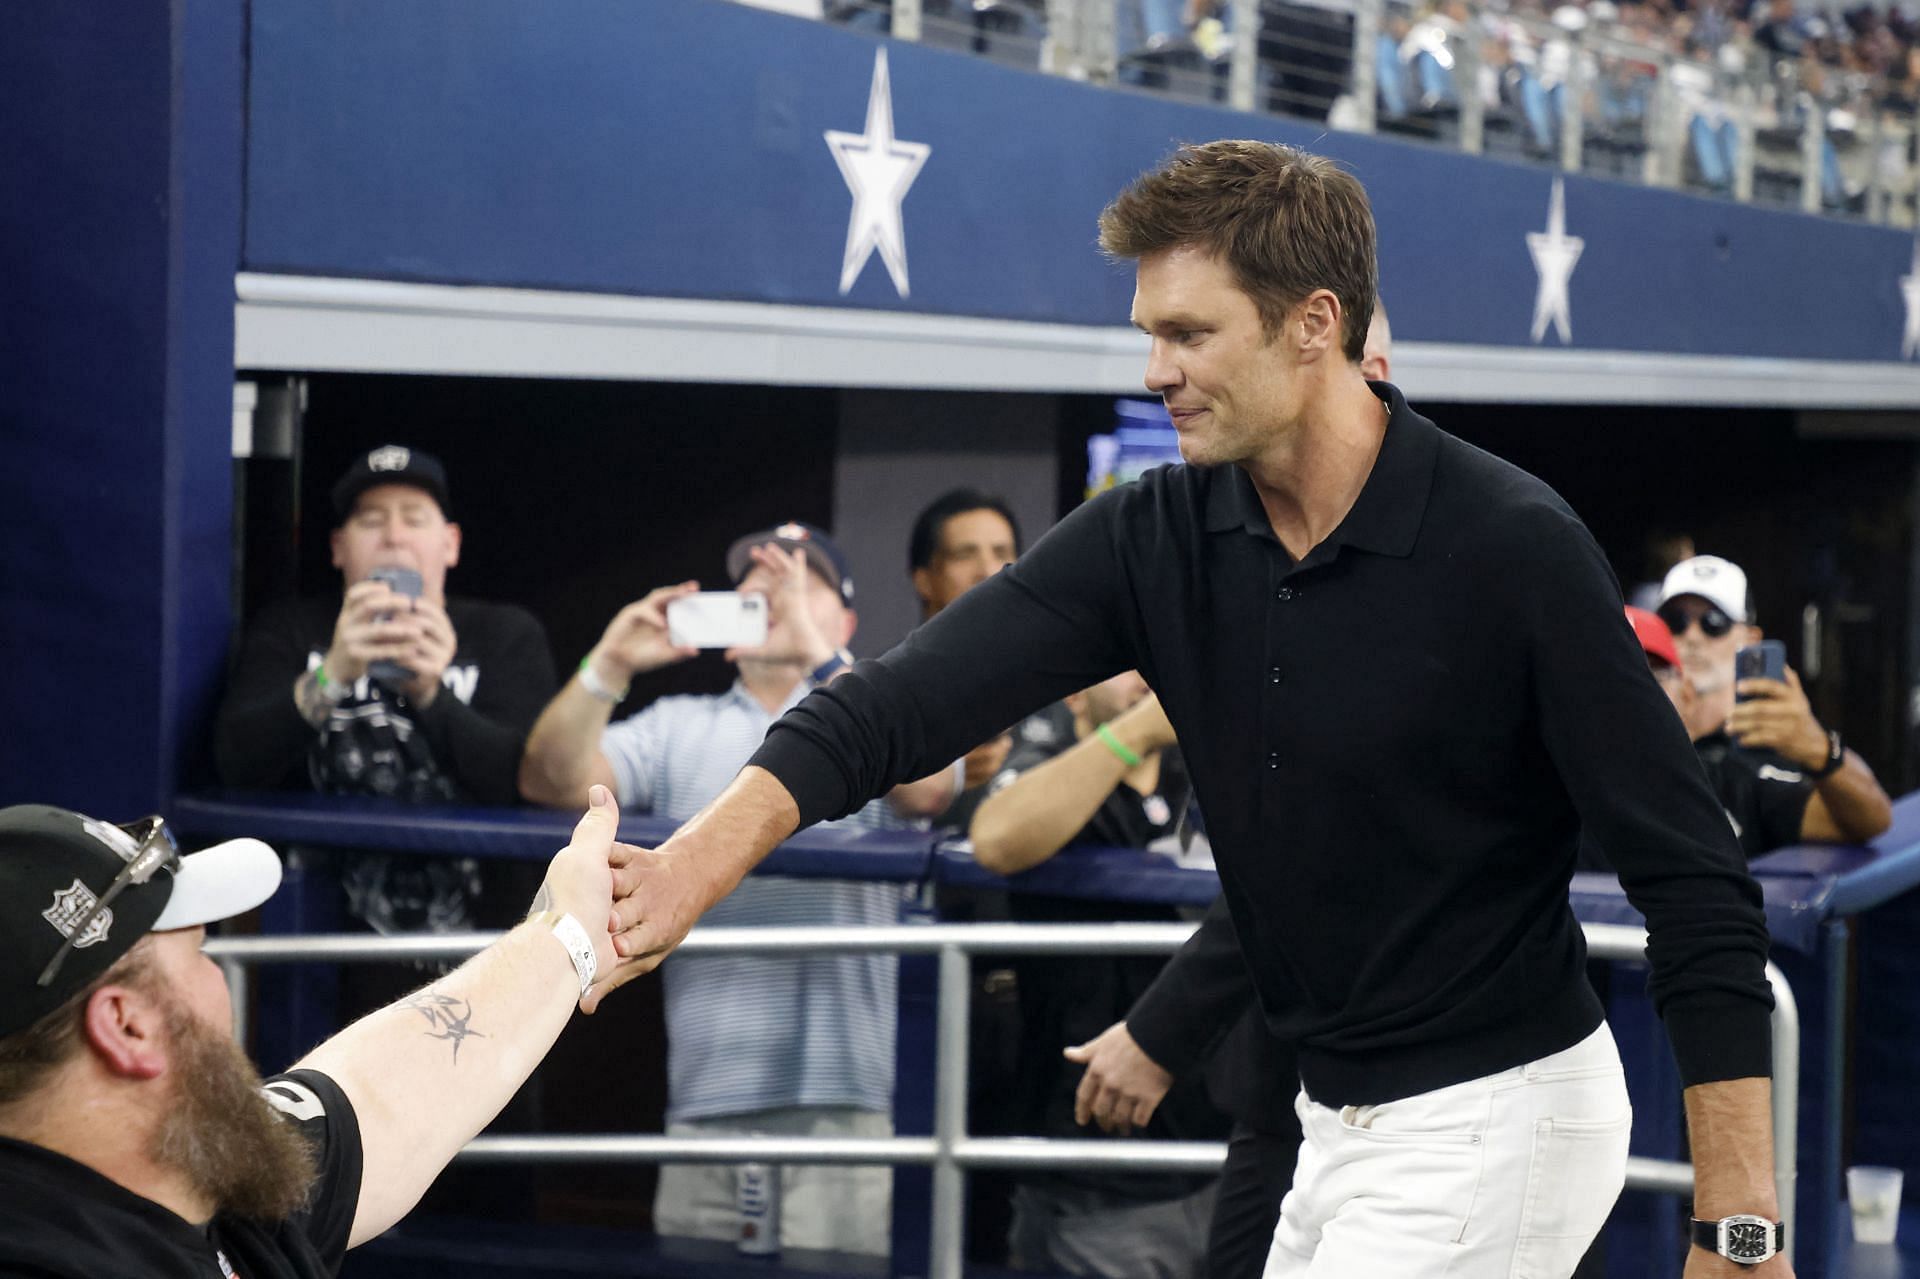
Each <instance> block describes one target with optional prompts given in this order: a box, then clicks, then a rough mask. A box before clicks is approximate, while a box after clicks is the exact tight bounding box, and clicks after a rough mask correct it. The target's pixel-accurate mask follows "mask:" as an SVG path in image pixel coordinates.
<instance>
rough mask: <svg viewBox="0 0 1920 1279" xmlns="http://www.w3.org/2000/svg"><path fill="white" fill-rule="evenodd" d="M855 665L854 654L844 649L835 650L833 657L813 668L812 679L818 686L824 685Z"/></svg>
mask: <svg viewBox="0 0 1920 1279" xmlns="http://www.w3.org/2000/svg"><path fill="white" fill-rule="evenodd" d="M852 665H853V654H852V653H849V652H848V651H847V650H846V649H844V648H839V649H835V650H834V653H833V656H832V657H829V658H828V659H827V660H826V661H824V662H822V663H820V665H818V666H816V667H814V668H813V673H812V675H810V676H809V677H808V678H810V679H811V680H812V681H813V682H814V683H816V684H824V683H826V682H827V681H828V680H830V679H832V678H833V677H834V676H835V675H838V674H839V673H840V672H841V671H844V670H846V669H847V667H849V666H852Z"/></svg>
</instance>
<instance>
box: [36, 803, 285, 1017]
mask: <svg viewBox="0 0 1920 1279" xmlns="http://www.w3.org/2000/svg"><path fill="white" fill-rule="evenodd" d="M162 871H165V872H167V873H165V874H162V873H160V872H162ZM279 886H280V858H279V857H278V856H277V855H275V853H274V851H273V850H272V849H271V848H268V847H267V846H266V845H265V844H263V843H261V842H260V841H259V840H257V839H232V840H228V841H226V842H225V843H221V844H216V845H214V846H213V847H211V848H207V849H203V850H201V851H200V852H197V853H189V854H187V855H186V856H184V857H183V856H181V855H180V854H179V853H178V852H177V851H176V850H175V848H174V845H173V836H172V834H171V833H170V832H169V831H168V830H167V828H166V824H165V823H164V822H162V821H161V820H160V819H159V818H157V817H154V818H148V819H147V820H145V821H142V822H134V823H131V824H129V825H126V826H116V825H114V824H113V823H111V822H104V821H101V820H99V819H97V818H93V817H88V816H86V815H85V814H82V813H75V812H70V811H68V810H67V809H64V808H53V807H51V806H49V805H45V804H19V805H16V806H14V807H12V808H5V809H0V1038H4V1037H5V1036H7V1035H11V1034H13V1033H14V1032H16V1031H19V1030H24V1029H25V1028H26V1027H28V1026H30V1025H32V1024H33V1023H34V1022H36V1021H38V1020H39V1019H40V1018H42V1017H44V1016H46V1015H47V1014H48V1013H50V1012H52V1011H53V1010H54V1009H56V1008H58V1007H60V1005H61V1004H64V1003H65V1002H67V1000H69V999H71V998H73V996H75V995H76V994H78V993H79V992H80V991H82V990H84V989H85V988H86V987H87V986H89V985H90V984H92V983H93V982H94V981H96V980H98V979H99V977H100V975H101V974H103V973H105V972H106V971H107V969H109V968H111V967H113V964H114V961H115V960H117V959H119V958H120V957H121V956H122V955H124V954H126V953H127V952H128V951H130V950H132V949H133V947H134V945H135V943H137V942H138V941H139V940H140V939H141V938H142V937H145V936H146V935H147V934H148V933H152V932H164V931H166V930H168V929H173V928H191V927H193V926H194V925H196V924H207V923H212V922H213V921H215V920H219V919H227V918H230V917H231V916H234V915H238V914H241V913H243V912H245V911H249V910H252V909H253V908H254V907H255V906H258V905H259V904H260V903H261V902H264V901H265V900H267V898H269V897H271V896H273V893H274V890H275V889H276V888H278V887H279Z"/></svg>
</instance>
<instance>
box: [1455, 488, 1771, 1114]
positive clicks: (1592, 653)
mask: <svg viewBox="0 0 1920 1279" xmlns="http://www.w3.org/2000/svg"><path fill="white" fill-rule="evenodd" d="M1528 515H1529V516H1530V517H1531V518H1525V519H1521V520H1517V521H1515V524H1516V525H1517V527H1513V528H1510V529H1507V530H1505V531H1504V535H1505V537H1506V538H1507V539H1508V540H1507V541H1506V543H1505V550H1504V552H1503V554H1502V555H1501V557H1500V558H1502V559H1504V560H1505V562H1506V563H1507V564H1508V565H1510V566H1511V568H1512V569H1513V571H1514V574H1515V576H1514V578H1513V591H1512V593H1511V594H1510V596H1509V599H1510V600H1512V601H1514V607H1516V608H1517V609H1518V612H1519V616H1518V617H1517V618H1515V619H1514V621H1515V624H1516V625H1520V626H1523V627H1524V628H1525V632H1524V633H1525V634H1526V636H1527V637H1528V648H1527V657H1528V661H1529V663H1530V671H1529V675H1530V678H1531V681H1532V692H1533V696H1534V699H1535V705H1536V711H1537V717H1538V722H1539V724H1540V733H1541V736H1542V738H1543V740H1544V743H1545V746H1546V749H1547V752H1548V754H1549V756H1550V757H1551V759H1552V761H1553V764H1554V768H1555V770H1556V772H1557V773H1558V775H1559V777H1560V781H1561V784H1562V785H1563V786H1565V787H1566V790H1567V794H1568V796H1569V797H1570V798H1571V800H1572V801H1573V804H1574V807H1575V808H1576V809H1577V810H1578V812H1579V815H1580V820H1581V823H1582V825H1583V826H1584V827H1585V828H1586V829H1587V830H1589V831H1591V832H1592V834H1593V837H1594V839H1595V840H1596V841H1597V842H1598V843H1599V845H1600V847H1601V848H1604V849H1605V850H1606V855H1607V858H1608V859H1609V860H1610V861H1611V862H1612V863H1613V866H1614V869H1615V870H1616V872H1617V873H1618V874H1619V876H1620V882H1621V885H1622V886H1623V887H1624V888H1625V889H1626V893H1627V898H1628V900H1630V901H1631V902H1632V903H1633V905H1634V906H1635V907H1636V908H1637V909H1638V910H1639V911H1640V913H1641V914H1642V915H1644V916H1645V917H1646V920H1647V933H1648V943H1647V957H1648V960H1649V962H1650V963H1651V965H1652V968H1653V975H1652V979H1651V981H1650V982H1649V984H1648V989H1649V993H1650V994H1651V995H1652V997H1653V1001H1654V1004H1655V1006H1656V1007H1657V1008H1658V1009H1659V1010H1660V1014H1661V1016H1662V1018H1663V1019H1664V1020H1665V1022H1666V1025H1667V1034H1668V1036H1669V1038H1671V1040H1672V1041H1673V1049H1674V1056H1675V1058H1676V1059H1677V1061H1678V1063H1679V1066H1680V1075H1681V1078H1682V1080H1683V1081H1684V1082H1685V1083H1686V1084H1689V1085H1691V1084H1701V1083H1709V1082H1712V1081H1715V1080H1723V1079H1740V1078H1747V1077H1750V1076H1761V1075H1767V1074H1770V1073H1771V1042H1772V1041H1771V1038H1770V1033H1769V1025H1768V1013H1769V1011H1770V1010H1771V1008H1772V1007H1773V992H1772V989H1771V988H1770V987H1769V986H1768V984H1767V980H1766V974H1765V968H1766V962H1767V945H1768V938H1767V924H1766V916H1765V913H1764V912H1763V910H1762V908H1761V898H1760V889H1759V886H1758V885H1757V884H1755V883H1754V881H1753V877H1752V876H1751V875H1749V874H1748V873H1747V868H1746V859H1745V857H1744V856H1742V854H1741V851H1740V846H1739V843H1738V842H1737V841H1736V840H1735V838H1734V835H1733V831H1732V828H1731V827H1730V826H1729V825H1728V822H1727V818H1726V813H1725V812H1724V810H1722V808H1721V806H1720V803H1719V801H1718V800H1717V799H1715V798H1714V795H1713V791H1712V789H1711V788H1710V787H1709V785H1708V783H1707V777H1706V773H1705V771H1704V769H1703V768H1702V767H1701V764H1700V760H1699V757H1698V755H1697V754H1696V753H1695V752H1694V749H1693V746H1692V744H1691V743H1690V742H1689V741H1688V740H1687V734H1686V730H1685V728H1684V727H1683V726H1682V724H1681V721H1680V717H1679V716H1678V715H1676V714H1675V713H1674V710H1673V705H1672V703H1671V702H1669V701H1668V700H1667V696H1666V694H1665V693H1663V692H1662V691H1661V690H1660V687H1659V685H1658V684H1657V683H1656V682H1655V681H1654V679H1653V677H1652V675H1651V674H1650V673H1649V672H1648V670H1647V661H1646V657H1645V655H1644V653H1643V652H1642V651H1641V648H1640V646H1639V644H1638V643H1637V642H1636V641H1635V639H1634V637H1633V632H1632V629H1631V628H1630V627H1629V626H1628V625H1627V623H1626V620H1625V617H1624V615H1623V613H1622V608H1621V599H1620V592H1619V588H1618V586H1617V585H1616V584H1615V581H1614V577H1613V572H1612V570H1611V568H1609V567H1608V564H1607V561H1606V558H1605V556H1604V555H1603V554H1602V553H1601V550H1600V548H1599V546H1598V544H1596V543H1595V542H1594V540H1593V537H1592V535H1591V534H1590V533H1588V532H1587V530H1586V528H1585V526H1584V525H1582V524H1581V523H1580V521H1579V520H1578V518H1576V517H1575V516H1574V515H1573V513H1572V512H1571V511H1569V510H1566V509H1565V508H1564V507H1559V508H1557V509H1556V508H1554V507H1550V506H1548V505H1546V504H1544V503H1543V504H1541V505H1539V506H1537V507H1534V508H1532V509H1531V510H1530V511H1529V512H1528ZM1488 571H1494V570H1493V567H1492V566H1489V570H1488Z"/></svg>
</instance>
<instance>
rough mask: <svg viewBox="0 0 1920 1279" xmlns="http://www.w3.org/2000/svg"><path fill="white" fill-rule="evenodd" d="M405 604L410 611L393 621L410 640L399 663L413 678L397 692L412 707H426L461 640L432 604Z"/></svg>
mask: <svg viewBox="0 0 1920 1279" xmlns="http://www.w3.org/2000/svg"><path fill="white" fill-rule="evenodd" d="M407 602H408V603H409V604H411V605H412V606H413V607H412V609H411V611H410V612H407V613H404V614H401V615H399V616H398V617H396V618H395V619H394V620H395V621H396V622H397V623H399V624H400V625H401V626H404V627H405V628H406V629H407V630H408V632H409V633H410V634H411V636H412V641H411V644H410V645H409V647H408V649H407V655H406V656H405V657H402V658H400V659H399V662H400V665H402V666H404V667H406V668H407V669H408V670H410V671H412V672H413V678H412V679H410V680H408V681H407V682H406V683H405V684H404V685H402V686H401V689H400V691H401V692H403V693H405V694H406V696H407V700H408V701H410V702H412V703H413V704H414V705H415V706H419V707H427V706H431V705H432V704H433V699H434V698H436V697H438V696H439V695H440V677H441V676H442V675H443V674H445V673H446V669H447V667H448V666H449V665H450V664H451V663H452V661H453V655H454V653H455V652H456V651H457V650H458V649H459V647H460V637H459V636H458V635H455V634H454V632H453V619H452V618H450V617H448V616H447V610H446V609H444V608H442V607H440V606H439V605H438V604H435V603H434V602H433V601H432V600H425V599H419V600H409V601H407Z"/></svg>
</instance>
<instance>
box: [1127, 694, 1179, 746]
mask: <svg viewBox="0 0 1920 1279" xmlns="http://www.w3.org/2000/svg"><path fill="white" fill-rule="evenodd" d="M1112 727H1113V730H1114V732H1116V733H1119V734H1120V735H1121V737H1122V738H1123V739H1124V740H1126V741H1130V742H1137V743H1139V746H1138V747H1137V749H1138V752H1139V753H1140V754H1142V755H1148V754H1151V753H1153V752H1154V751H1162V750H1165V749H1166V748H1167V747H1169V746H1172V745H1175V744H1176V743H1177V742H1178V740H1179V739H1178V738H1176V737H1175V736H1174V735H1173V725H1172V724H1171V723H1170V722H1168V720H1167V712H1166V710H1165V709H1164V708H1162V707H1161V705H1160V695H1159V694H1158V693H1148V694H1147V695H1146V696H1145V697H1143V698H1141V699H1140V700H1139V701H1137V702H1135V703H1134V704H1133V705H1132V706H1129V707H1128V708H1127V709H1126V711H1125V712H1124V713H1122V714H1121V715H1120V716H1119V717H1118V718H1117V719H1115V720H1114V721H1113V725H1112Z"/></svg>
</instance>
